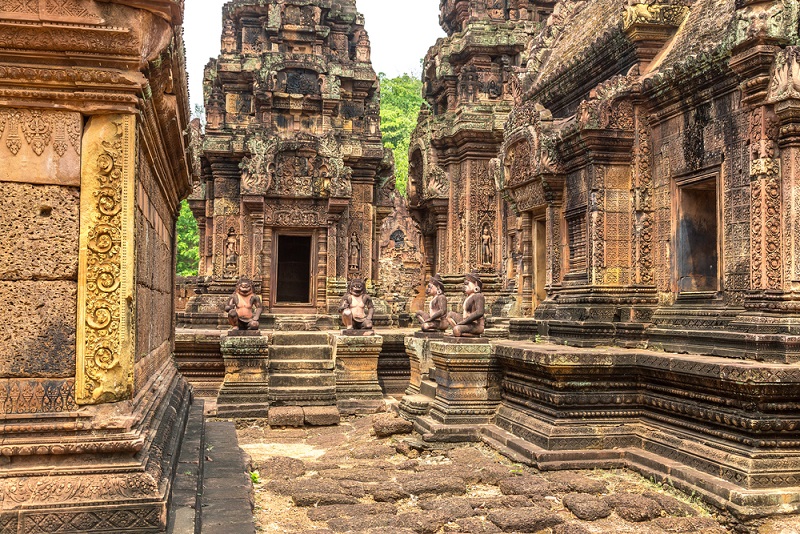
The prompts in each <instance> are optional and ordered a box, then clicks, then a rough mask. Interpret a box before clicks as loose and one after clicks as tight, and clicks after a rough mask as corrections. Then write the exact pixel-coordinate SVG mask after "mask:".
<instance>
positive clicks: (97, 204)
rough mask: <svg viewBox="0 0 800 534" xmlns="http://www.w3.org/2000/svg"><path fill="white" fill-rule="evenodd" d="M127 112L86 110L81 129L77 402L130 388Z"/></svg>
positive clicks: (131, 143)
mask: <svg viewBox="0 0 800 534" xmlns="http://www.w3.org/2000/svg"><path fill="white" fill-rule="evenodd" d="M135 147H136V120H135V118H134V117H133V116H132V115H105V116H104V115H101V116H96V117H93V118H92V119H91V120H90V121H89V126H88V127H87V129H86V132H85V133H84V146H83V151H82V152H83V164H82V170H81V174H82V176H83V179H82V183H81V221H82V223H81V243H80V258H79V271H78V332H77V364H78V369H77V377H76V378H77V379H76V383H75V389H76V392H75V400H76V402H77V403H78V404H96V403H104V402H117V401H121V400H126V399H128V398H130V396H131V394H132V392H133V352H134V351H133V347H134V346H135V345H134V343H135V340H134V332H135V329H134V324H133V315H132V313H131V310H134V309H135V306H134V305H133V298H134V292H133V290H134V288H133V276H134V268H135V264H136V262H135V260H134V256H133V255H134V250H133V235H134V216H133V210H134V205H135V203H134V179H133V173H134V168H135V163H134V157H135Z"/></svg>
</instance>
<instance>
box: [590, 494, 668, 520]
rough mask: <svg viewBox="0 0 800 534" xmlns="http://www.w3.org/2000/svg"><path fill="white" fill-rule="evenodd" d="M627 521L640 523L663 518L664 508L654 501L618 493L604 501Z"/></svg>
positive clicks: (642, 496)
mask: <svg viewBox="0 0 800 534" xmlns="http://www.w3.org/2000/svg"><path fill="white" fill-rule="evenodd" d="M603 500H604V501H605V502H606V503H607V504H608V505H609V506H611V507H612V508H613V509H614V511H615V512H616V513H617V515H618V516H620V517H621V518H622V519H624V520H625V521H630V522H632V523H640V522H642V521H650V520H651V519H655V518H656V517H659V516H661V512H662V511H663V508H661V505H660V504H658V503H657V502H656V501H654V500H653V499H648V498H647V497H645V496H644V495H638V494H635V493H616V494H612V495H609V496H608V497H605V498H604V499H603Z"/></svg>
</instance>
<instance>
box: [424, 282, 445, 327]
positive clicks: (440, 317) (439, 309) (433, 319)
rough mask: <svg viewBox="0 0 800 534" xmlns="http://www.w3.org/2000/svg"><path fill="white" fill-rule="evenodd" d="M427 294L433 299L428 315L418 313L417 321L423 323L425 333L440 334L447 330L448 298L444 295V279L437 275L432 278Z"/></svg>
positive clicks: (426, 290)
mask: <svg viewBox="0 0 800 534" xmlns="http://www.w3.org/2000/svg"><path fill="white" fill-rule="evenodd" d="M425 294H426V295H428V296H430V297H433V298H432V299H431V304H430V307H429V308H428V313H425V312H422V311H418V312H417V319H419V321H420V322H421V323H422V331H423V332H439V331H444V330H447V328H448V326H449V323H448V322H447V297H446V296H445V295H444V283H443V282H442V278H441V277H440V276H439V275H438V274H436V275H434V276H433V277H431V280H430V282H428V287H427V288H426V289H425Z"/></svg>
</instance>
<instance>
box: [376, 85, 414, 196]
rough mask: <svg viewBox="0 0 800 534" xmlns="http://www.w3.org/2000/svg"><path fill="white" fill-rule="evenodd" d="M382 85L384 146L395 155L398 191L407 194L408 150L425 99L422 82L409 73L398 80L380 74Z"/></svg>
mask: <svg viewBox="0 0 800 534" xmlns="http://www.w3.org/2000/svg"><path fill="white" fill-rule="evenodd" d="M378 78H379V79H380V83H381V133H382V134H383V146H385V147H386V148H388V149H390V150H391V151H392V152H393V153H394V165H395V177H396V180H397V190H398V191H399V192H400V194H402V195H405V193H406V186H407V184H408V147H409V143H410V141H411V133H412V132H413V131H414V128H415V127H416V125H417V115H418V114H419V109H420V106H422V104H424V103H425V100H424V99H423V98H422V82H421V81H420V80H419V79H417V78H415V77H412V76H410V75H408V74H403V75H402V76H398V77H396V78H387V77H386V75H385V74H383V73H380V74H379V75H378Z"/></svg>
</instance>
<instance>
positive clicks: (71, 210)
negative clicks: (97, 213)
mask: <svg viewBox="0 0 800 534" xmlns="http://www.w3.org/2000/svg"><path fill="white" fill-rule="evenodd" d="M0 153H2V150H0ZM79 210H80V198H79V193H78V189H77V188H74V187H58V186H52V185H39V186H37V185H31V184H21V183H4V182H0V235H2V236H3V239H2V240H0V280H33V279H36V280H77V278H78V239H79V237H80V230H79V228H78V218H79V217H78V215H79ZM6 302H11V301H6Z"/></svg>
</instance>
